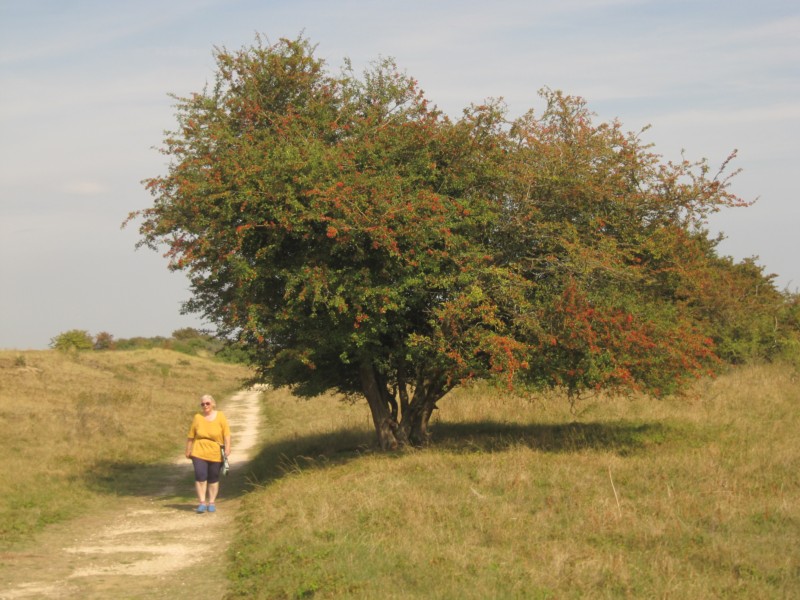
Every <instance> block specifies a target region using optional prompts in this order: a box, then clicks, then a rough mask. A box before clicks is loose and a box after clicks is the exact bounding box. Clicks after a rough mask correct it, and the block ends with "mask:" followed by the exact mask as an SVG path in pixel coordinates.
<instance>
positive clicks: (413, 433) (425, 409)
mask: <svg viewBox="0 0 800 600" xmlns="http://www.w3.org/2000/svg"><path fill="white" fill-rule="evenodd" d="M444 393H445V392H444V390H443V389H442V387H441V386H439V385H436V384H433V383H430V382H428V383H427V384H426V383H425V382H424V381H423V380H422V379H418V380H417V385H416V387H415V389H414V397H413V398H412V400H411V402H410V403H408V407H407V410H405V411H403V419H402V421H401V422H400V429H401V431H402V432H403V435H404V436H405V438H406V439H407V440H408V441H409V442H410V443H411V444H413V445H414V446H425V445H427V444H428V443H429V442H430V432H429V431H428V422H429V421H430V418H431V415H432V414H433V411H434V410H435V409H436V402H437V401H438V400H439V399H440V398H441V397H442V396H443V395H444Z"/></svg>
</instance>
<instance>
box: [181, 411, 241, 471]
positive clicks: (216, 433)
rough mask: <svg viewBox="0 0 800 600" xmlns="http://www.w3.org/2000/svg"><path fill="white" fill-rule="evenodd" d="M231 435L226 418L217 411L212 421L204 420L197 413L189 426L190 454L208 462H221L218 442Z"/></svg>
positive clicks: (222, 441) (222, 442) (223, 441)
mask: <svg viewBox="0 0 800 600" xmlns="http://www.w3.org/2000/svg"><path fill="white" fill-rule="evenodd" d="M230 436H231V428H230V427H229V426H228V419H226V418H225V415H224V414H222V411H219V410H218V411H217V416H216V417H214V420H213V421H206V418H205V417H204V416H203V415H201V414H200V413H197V414H196V415H195V416H194V419H192V426H191V427H190V428H189V435H188V436H187V437H188V438H189V439H190V440H194V444H192V456H195V457H197V458H201V459H203V460H207V461H210V462H222V456H221V455H220V451H219V447H220V444H224V443H225V438H226V437H230Z"/></svg>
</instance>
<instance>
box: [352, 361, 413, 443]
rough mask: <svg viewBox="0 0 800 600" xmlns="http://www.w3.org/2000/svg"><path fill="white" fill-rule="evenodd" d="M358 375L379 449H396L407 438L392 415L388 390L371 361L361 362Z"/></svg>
mask: <svg viewBox="0 0 800 600" xmlns="http://www.w3.org/2000/svg"><path fill="white" fill-rule="evenodd" d="M360 375H361V387H362V389H363V390H364V396H365V397H366V398H367V403H368V404H369V409H370V412H371V413H372V422H373V424H374V425H375V434H376V435H377V436H378V444H379V445H380V447H381V450H396V449H397V448H398V447H399V446H400V445H402V444H403V443H404V442H405V441H406V439H407V438H406V436H405V435H403V434H402V432H401V431H400V427H399V426H398V423H397V419H395V418H394V417H393V416H392V411H391V410H390V405H391V403H390V402H389V392H388V390H387V389H386V386H385V385H384V384H383V383H382V378H380V377H379V376H378V374H377V373H376V371H375V368H374V367H373V366H372V364H371V363H369V362H363V363H362V364H361V367H360Z"/></svg>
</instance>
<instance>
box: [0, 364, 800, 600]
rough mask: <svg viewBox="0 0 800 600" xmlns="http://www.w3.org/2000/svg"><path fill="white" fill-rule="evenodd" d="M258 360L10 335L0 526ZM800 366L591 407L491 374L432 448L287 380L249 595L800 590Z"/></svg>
mask: <svg viewBox="0 0 800 600" xmlns="http://www.w3.org/2000/svg"><path fill="white" fill-rule="evenodd" d="M247 375H248V372H247V371H246V370H245V369H243V368H241V367H235V366H231V365H225V364H220V363H215V362H211V361H209V360H205V359H201V358H193V357H190V356H186V355H182V354H178V353H175V352H170V351H166V350H147V351H130V352H106V353H103V352H88V353H84V354H78V355H69V354H61V353H57V352H54V351H43V352H0V423H2V426H3V427H4V429H5V431H6V432H7V438H6V442H5V447H6V457H7V462H6V464H7V468H8V473H7V474H6V476H5V477H4V478H3V480H2V481H3V483H2V494H0V545H2V546H5V547H11V546H13V545H14V544H15V543H16V542H18V541H20V540H22V541H24V540H26V539H28V540H29V539H30V538H31V536H33V534H34V533H36V532H37V531H40V530H41V529H42V528H43V527H45V526H46V525H47V524H48V523H54V522H58V521H63V520H65V519H68V518H70V517H73V516H77V515H80V514H85V513H87V512H88V511H91V510H92V509H93V508H97V507H102V506H105V507H108V503H109V500H111V501H113V499H114V498H115V497H116V496H119V497H122V498H124V497H125V495H126V494H130V493H131V488H132V486H136V485H137V482H138V481H141V477H142V476H143V474H145V473H147V472H150V471H149V469H150V468H151V466H152V465H153V464H154V463H157V462H158V461H160V460H164V459H166V458H172V457H174V456H176V455H177V454H178V453H179V452H180V449H181V447H182V445H183V440H184V435H185V429H186V427H187V424H188V422H189V418H190V416H191V414H192V413H193V412H195V410H196V403H197V397H198V396H199V395H200V394H201V393H211V394H214V395H215V396H217V397H218V398H221V397H224V396H225V395H226V394H228V393H229V392H231V391H233V390H234V389H237V388H239V387H240V385H241V381H242V379H243V378H245V377H246V376H247ZM797 378H798V377H797V374H796V373H795V372H794V371H792V370H791V369H789V368H787V367H779V366H760V367H748V368H744V369H741V370H737V371H734V372H732V373H730V374H728V375H725V376H723V377H720V378H719V379H717V380H714V381H704V382H700V383H698V384H697V386H696V387H695V388H694V389H693V390H692V392H691V394H689V395H688V396H687V397H685V398H682V399H677V398H673V399H668V400H659V401H654V400H650V399H646V398H631V399H625V398H602V397H598V398H594V399H587V400H584V401H582V402H580V403H578V404H577V405H575V406H574V407H571V406H570V405H569V403H568V402H567V401H566V399H565V398H563V397H561V396H558V395H551V396H536V397H533V398H529V399H523V398H517V397H511V396H508V395H503V394H499V393H498V392H497V391H495V390H492V389H488V388H481V387H476V388H472V389H466V390H461V391H459V392H458V393H456V394H452V395H451V396H448V397H447V398H445V399H444V400H443V401H442V402H441V403H440V406H441V410H440V411H439V412H437V413H436V415H435V417H434V419H433V422H432V425H433V432H434V436H435V444H434V445H433V446H431V447H430V448H426V449H424V450H410V451H405V452H400V453H395V454H380V453H377V452H375V450H374V446H373V439H374V434H373V431H372V427H371V420H370V418H369V415H368V412H367V409H366V406H365V405H364V404H361V403H359V404H357V405H350V404H345V403H342V402H340V401H338V400H336V399H333V398H319V399H315V400H311V401H306V400H297V399H295V398H292V397H291V396H289V395H287V394H286V393H285V392H281V391H274V392H267V393H266V394H265V395H264V411H263V414H264V418H265V422H266V429H265V431H266V433H265V436H266V439H265V442H264V446H263V449H262V450H261V452H260V454H258V456H257V457H256V459H255V460H254V465H253V468H254V471H255V472H256V473H257V479H256V480H254V481H252V482H251V484H250V485H249V487H248V489H249V490H250V492H249V493H247V494H245V496H244V497H243V499H242V501H241V503H240V506H241V512H240V515H239V518H238V526H237V528H236V530H231V532H230V533H231V536H232V537H234V540H233V543H232V545H231V548H230V554H229V558H230V565H229V576H230V590H229V595H228V597H230V598H271V599H272V598H310V597H314V598H365V599H366V598H370V599H371V598H376V597H380V598H384V599H393V598H442V599H450V598H475V599H478V598H480V599H485V598H622V597H631V598H794V597H800V550H799V548H800V476H799V475H798V467H799V466H800V444H798V439H800V410H798V408H800V389H798V381H797ZM156 470H157V469H156ZM152 472H154V471H152Z"/></svg>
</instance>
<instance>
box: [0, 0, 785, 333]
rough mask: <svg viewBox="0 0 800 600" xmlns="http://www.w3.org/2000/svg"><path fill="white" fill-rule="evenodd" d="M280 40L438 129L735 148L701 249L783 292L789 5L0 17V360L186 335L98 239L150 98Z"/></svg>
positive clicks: (159, 125)
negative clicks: (432, 118) (545, 97)
mask: <svg viewBox="0 0 800 600" xmlns="http://www.w3.org/2000/svg"><path fill="white" fill-rule="evenodd" d="M301 32H304V34H305V35H306V36H307V37H308V38H309V39H311V41H312V42H314V43H316V44H317V45H318V48H317V54H318V56H320V57H322V58H324V59H326V61H327V62H328V64H329V65H330V67H331V69H333V70H336V69H338V68H339V67H340V66H341V64H342V62H343V59H344V58H345V57H349V58H350V59H351V60H352V61H353V63H354V65H356V67H360V66H363V65H366V64H367V63H368V62H369V61H371V60H374V59H376V58H378V57H381V56H391V57H394V58H395V59H396V61H397V63H398V65H400V67H401V68H403V69H405V70H406V71H407V72H408V73H409V74H410V75H412V76H414V77H415V78H417V79H418V80H419V82H420V85H421V87H422V88H423V89H424V90H425V92H426V94H427V96H428V98H429V99H430V100H431V101H433V102H434V103H436V104H438V105H439V107H440V108H442V109H444V110H445V111H446V112H448V113H449V114H451V115H454V116H458V115H459V114H460V112H461V109H462V108H464V107H465V106H468V105H469V104H470V103H479V102H481V101H483V100H484V99H486V98H489V97H495V98H496V97H502V98H503V99H504V100H505V101H506V103H507V104H508V106H509V109H510V112H511V115H512V116H516V115H519V114H521V113H522V112H524V111H526V110H527V109H529V108H531V107H533V108H540V100H539V97H538V95H537V90H539V89H540V88H542V87H545V86H547V87H550V88H553V89H561V90H563V91H564V92H566V93H569V94H573V95H578V96H582V97H584V98H585V99H586V100H587V102H588V103H589V106H590V108H591V109H592V110H594V111H595V112H596V113H597V115H598V120H610V119H614V118H619V119H620V121H622V123H623V125H624V127H625V128H626V129H629V130H639V129H640V128H642V127H643V126H645V125H648V124H649V125H651V126H652V127H651V129H649V130H648V131H647V132H646V133H645V134H644V136H643V137H644V139H645V140H646V141H648V142H652V143H653V144H655V148H654V149H655V151H656V152H658V153H660V154H662V155H663V156H664V158H665V159H672V160H676V159H679V158H680V153H681V150H684V151H685V153H686V156H687V158H690V159H699V158H703V157H706V158H708V159H709V161H710V163H711V165H712V166H717V165H719V164H721V163H722V161H724V159H725V158H726V157H727V155H728V154H729V153H730V152H731V151H732V150H734V149H738V151H739V158H738V159H737V160H736V162H735V166H736V167H739V168H742V169H743V172H742V173H741V174H740V175H739V176H738V177H737V178H736V179H735V180H734V185H733V191H734V192H735V193H737V194H739V195H740V196H742V197H743V198H745V199H748V200H754V199H756V198H758V201H757V202H756V204H755V205H754V206H752V207H749V208H746V209H736V210H732V211H726V212H725V213H722V214H719V215H717V216H715V218H714V220H713V221H712V223H711V225H712V229H713V231H715V232H716V231H722V232H724V233H725V235H726V236H727V239H726V240H725V241H724V242H723V244H722V246H721V251H722V253H723V254H728V255H731V256H733V257H734V258H736V259H737V260H738V259H742V258H745V257H749V256H758V257H759V263H760V264H762V265H764V266H765V268H766V270H767V272H770V273H775V274H777V276H778V277H777V281H778V283H779V285H781V286H787V287H789V288H790V289H792V290H796V289H797V288H798V286H800V264H798V260H797V259H798V257H800V235H798V233H797V229H798V225H800V203H798V201H797V198H796V192H795V187H796V186H795V185H794V182H793V180H792V179H791V177H792V176H793V174H794V172H795V170H796V163H797V161H798V157H799V156H800V3H798V2H796V1H789V0H781V1H777V0H766V1H761V2H757V3H756V2H751V1H740V0H728V1H724V0H719V1H717V0H709V1H703V0H694V1H680V0H670V1H666V0H653V1H650V0H540V1H533V0H527V1H523V0H495V1H493V2H476V1H473V0H461V1H458V2H456V1H450V0H446V1H442V2H437V1H436V0H426V1H420V0H407V1H405V2H402V3H399V2H389V1H384V0H373V1H366V0H361V1H359V0H330V1H327V2H325V1H321V0H319V1H311V0H292V1H291V2H289V1H288V0H287V1H283V2H278V1H271V0H262V1H255V0H161V1H159V2H155V1H153V0H131V1H123V0H119V1H117V2H108V1H107V0H0V348H18V349H26V348H46V347H47V345H48V343H49V341H50V339H51V338H52V337H54V336H56V335H57V334H58V333H60V332H62V331H66V330H69V329H86V330H88V331H89V332H90V333H92V334H96V333H98V332H100V331H107V332H109V333H111V334H113V335H114V336H115V337H117V338H126V337H133V336H148V337H149V336H155V335H164V336H168V335H170V334H171V332H172V331H173V330H175V329H178V328H180V327H187V326H192V327H201V326H203V323H202V321H200V320H199V319H198V318H197V317H195V316H182V315H180V304H181V302H182V301H184V300H186V299H188V296H189V291H188V285H187V282H186V280H185V278H184V276H183V275H182V274H179V273H170V272H168V271H167V268H166V260H165V259H163V258H162V257H161V256H160V255H159V254H158V253H155V252H152V251H147V250H139V251H135V250H134V245H135V242H136V239H137V236H136V231H135V228H127V229H124V230H121V229H120V224H121V223H122V221H123V220H124V219H125V217H126V215H127V214H128V213H129V212H130V211H133V210H137V209H140V208H143V207H146V206H147V205H148V204H149V202H150V197H149V196H148V195H147V193H146V192H145V190H144V188H143V187H142V185H141V183H140V182H141V180H142V179H144V178H147V177H152V176H155V175H158V174H161V173H163V172H164V169H165V166H164V165H165V163H164V157H163V156H162V155H160V154H159V153H158V152H157V151H156V150H155V149H154V148H155V147H157V146H159V145H160V142H161V140H162V137H163V135H162V134H163V131H164V130H166V129H169V128H171V127H172V125H173V124H174V108H173V106H172V100H171V98H170V97H169V96H168V93H175V94H178V95H186V94H189V93H191V92H194V91H200V90H202V88H203V86H204V85H205V84H206V82H209V81H211V80H212V79H213V69H214V60H213V55H212V53H213V48H214V47H215V46H217V47H222V46H224V47H227V48H229V49H236V48H240V47H242V46H244V45H248V44H250V43H252V42H253V40H254V38H255V35H256V33H260V34H262V35H264V36H265V37H266V38H267V39H269V40H277V39H278V38H280V37H290V38H293V37H296V36H297V35H298V34H299V33H301Z"/></svg>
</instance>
